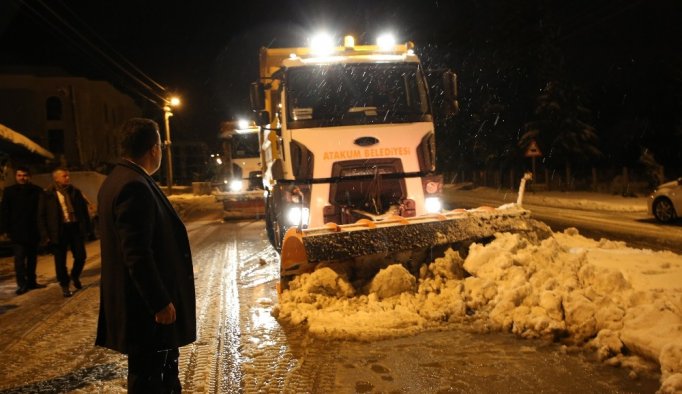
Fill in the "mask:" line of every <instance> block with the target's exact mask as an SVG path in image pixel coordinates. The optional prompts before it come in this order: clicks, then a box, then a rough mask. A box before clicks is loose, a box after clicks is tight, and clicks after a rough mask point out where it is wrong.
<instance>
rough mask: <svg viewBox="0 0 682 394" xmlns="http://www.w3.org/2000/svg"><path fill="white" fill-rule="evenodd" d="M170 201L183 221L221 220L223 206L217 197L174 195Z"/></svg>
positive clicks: (169, 198)
mask: <svg viewBox="0 0 682 394" xmlns="http://www.w3.org/2000/svg"><path fill="white" fill-rule="evenodd" d="M168 200H169V201H170V203H171V204H172V205H173V208H175V211H176V212H177V213H178V216H180V218H181V219H182V220H183V221H192V220H202V219H219V218H221V217H222V216H221V215H222V212H223V205H222V203H220V202H218V201H216V199H215V196H211V195H207V196H195V195H193V194H173V195H171V196H169V197H168Z"/></svg>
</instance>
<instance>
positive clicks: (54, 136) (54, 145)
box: [47, 129, 64, 154]
mask: <svg viewBox="0 0 682 394" xmlns="http://www.w3.org/2000/svg"><path fill="white" fill-rule="evenodd" d="M47 148H48V149H49V150H50V152H52V153H55V154H61V153H64V130H61V129H53V130H48V131H47Z"/></svg>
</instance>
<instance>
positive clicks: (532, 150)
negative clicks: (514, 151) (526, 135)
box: [526, 140, 542, 157]
mask: <svg viewBox="0 0 682 394" xmlns="http://www.w3.org/2000/svg"><path fill="white" fill-rule="evenodd" d="M540 156H542V152H541V151H540V148H539V147H538V144H537V142H535V140H531V141H530V144H528V149H526V157H540Z"/></svg>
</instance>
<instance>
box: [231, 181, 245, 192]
mask: <svg viewBox="0 0 682 394" xmlns="http://www.w3.org/2000/svg"><path fill="white" fill-rule="evenodd" d="M230 191H231V192H240V191H242V180H241V179H233V180H232V181H230Z"/></svg>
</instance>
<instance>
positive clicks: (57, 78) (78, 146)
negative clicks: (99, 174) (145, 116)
mask: <svg viewBox="0 0 682 394" xmlns="http://www.w3.org/2000/svg"><path fill="white" fill-rule="evenodd" d="M140 114H141V110H140V108H139V107H138V106H137V104H136V103H135V102H134V101H133V99H132V98H130V97H129V96H127V95H125V94H124V93H122V92H121V91H119V90H117V89H116V88H115V87H113V86H112V85H111V84H110V83H108V82H105V81H95V80H90V79H86V78H81V77H71V76H68V75H64V74H63V73H60V72H59V71H58V70H50V69H40V70H30V71H23V72H22V71H18V70H14V71H8V70H0V123H2V124H4V125H6V126H8V127H10V128H11V129H13V130H15V131H18V132H20V133H21V134H23V135H25V136H26V137H28V138H30V139H31V140H33V141H34V142H36V143H37V144H39V145H41V146H43V147H45V148H46V149H47V150H49V151H50V152H52V153H53V154H54V156H55V157H56V161H57V162H58V164H60V165H64V166H68V167H70V168H74V169H87V170H97V169H102V168H105V167H106V166H108V165H110V164H111V163H113V162H115V161H116V160H117V159H118V157H119V156H120V155H119V153H120V152H119V142H120V135H119V131H118V129H119V127H120V125H121V124H122V123H123V122H124V121H125V120H126V119H128V118H130V117H133V116H140Z"/></svg>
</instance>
